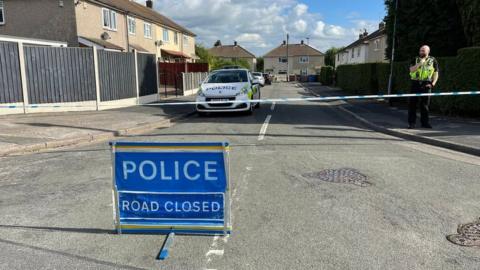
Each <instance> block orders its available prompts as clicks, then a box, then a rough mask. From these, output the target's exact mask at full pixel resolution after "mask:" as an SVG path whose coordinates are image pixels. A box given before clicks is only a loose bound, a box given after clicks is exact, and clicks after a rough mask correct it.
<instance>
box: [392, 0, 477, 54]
mask: <svg viewBox="0 0 480 270" xmlns="http://www.w3.org/2000/svg"><path fill="white" fill-rule="evenodd" d="M395 1H399V2H398V11H397V13H398V14H395ZM457 1H460V0H442V1H438V0H385V6H386V9H387V16H386V17H385V22H386V25H387V26H386V27H387V37H388V47H387V57H388V58H390V56H391V52H392V37H393V26H394V19H395V15H397V35H396V46H395V60H396V61H404V60H409V59H411V58H412V57H413V56H415V55H417V54H418V49H419V48H420V46H422V45H424V44H428V45H430V46H431V48H432V54H433V55H434V56H454V55H456V54H457V50H458V49H460V48H463V47H466V46H468V43H467V39H466V36H465V32H464V31H462V30H463V29H464V27H463V25H462V19H461V16H460V13H459V8H458V5H457V3H456V2H457ZM463 2H464V3H467V2H476V1H468V0H464V1H463ZM472 5H473V4H472ZM459 30H460V31H459Z"/></svg>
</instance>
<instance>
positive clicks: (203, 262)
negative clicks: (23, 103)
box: [0, 83, 480, 270]
mask: <svg viewBox="0 0 480 270" xmlns="http://www.w3.org/2000/svg"><path fill="white" fill-rule="evenodd" d="M298 96H309V93H308V92H306V91H305V90H304V89H302V88H300V87H298V86H296V85H295V84H286V83H279V84H274V85H273V86H267V87H265V88H263V92H262V97H271V98H276V97H298ZM120 139H121V140H135V141H225V140H227V141H229V142H230V143H231V145H232V151H231V155H230V158H231V160H230V161H231V185H232V214H233V234H232V235H231V236H229V237H204V236H176V237H175V241H174V243H173V246H172V247H171V249H170V254H171V255H170V257H169V258H168V259H167V260H165V261H157V260H155V257H156V256H157V253H158V251H159V249H160V247H161V245H162V243H163V240H164V239H165V237H164V236H158V235H157V236H156V235H116V234H114V232H113V225H112V199H111V198H112V194H111V184H112V180H111V174H110V168H111V159H110V152H109V148H108V144H107V143H100V144H96V145H90V146H83V147H76V148H65V149H61V150H57V151H52V152H44V153H36V154H31V155H24V156H15V157H5V158H1V159H0V250H1V252H0V269H402V270H403V269H478V268H479V267H480V253H479V251H480V250H479V249H478V248H467V247H461V246H456V245H454V244H452V243H450V242H448V241H447V240H446V235H449V234H454V233H455V231H456V228H457V225H458V224H460V223H467V222H471V221H473V220H475V219H477V218H478V217H479V216H480V201H479V195H478V194H479V190H480V181H478V180H479V171H480V160H479V159H478V158H476V157H472V156H468V155H465V154H459V153H456V152H451V151H447V150H442V149H438V148H434V147H431V146H426V145H422V144H418V143H413V142H408V141H404V140H401V139H398V138H395V137H390V136H386V135H384V134H380V133H376V132H373V131H371V130H368V129H366V128H365V127H363V126H361V125H360V124H358V123H357V122H356V121H355V120H354V119H353V118H352V117H351V116H348V115H346V114H344V113H342V111H340V110H339V109H337V104H336V103H335V102H330V103H322V102H296V103H288V104H275V105H273V104H264V105H262V107H261V108H260V109H259V110H257V111H256V112H255V114H254V115H253V116H245V115H238V114H233V115H230V114H222V115H215V116H208V117H198V116H196V115H195V116H192V117H189V118H187V119H185V120H182V121H180V122H178V123H176V125H174V126H172V127H170V128H166V129H159V130H157V131H155V132H153V133H151V134H146V135H143V136H135V137H125V138H120ZM333 169H349V170H350V172H351V173H353V174H355V175H357V176H365V177H366V179H365V180H366V181H367V182H363V183H332V182H328V181H322V180H321V179H319V178H320V177H319V176H321V175H322V174H321V173H319V172H321V171H323V170H333ZM327 172H328V171H327Z"/></svg>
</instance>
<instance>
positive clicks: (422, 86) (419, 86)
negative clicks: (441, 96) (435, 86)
mask: <svg viewBox="0 0 480 270" xmlns="http://www.w3.org/2000/svg"><path fill="white" fill-rule="evenodd" d="M428 84H429V82H422V81H412V91H411V93H412V94H418V93H430V92H431V89H430V88H427V87H426V86H427V85H428ZM418 101H420V115H421V117H420V121H421V123H422V125H428V124H429V117H428V112H429V109H428V106H429V105H430V97H410V99H409V104H408V123H409V124H410V125H415V123H416V121H417V107H418Z"/></svg>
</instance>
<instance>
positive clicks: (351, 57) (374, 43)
mask: <svg viewBox="0 0 480 270" xmlns="http://www.w3.org/2000/svg"><path fill="white" fill-rule="evenodd" d="M386 47H387V33H386V29H385V23H384V22H381V23H380V24H379V26H378V30H376V31H375V32H373V33H371V34H368V33H367V32H366V31H365V32H364V33H362V34H360V35H359V37H358V40H356V41H355V42H353V43H352V44H350V45H348V46H347V47H345V48H344V49H343V50H341V51H339V52H338V53H337V54H336V55H335V57H336V59H335V60H336V61H335V67H338V66H339V65H348V64H363V63H385V62H388V61H387V60H386V57H385V49H386Z"/></svg>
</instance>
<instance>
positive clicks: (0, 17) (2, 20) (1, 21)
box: [0, 0, 5, 25]
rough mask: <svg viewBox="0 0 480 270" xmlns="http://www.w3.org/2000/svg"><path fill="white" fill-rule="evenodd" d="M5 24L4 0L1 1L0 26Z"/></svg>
mask: <svg viewBox="0 0 480 270" xmlns="http://www.w3.org/2000/svg"><path fill="white" fill-rule="evenodd" d="M2 24H5V8H4V7H3V0H0V25H2Z"/></svg>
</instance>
